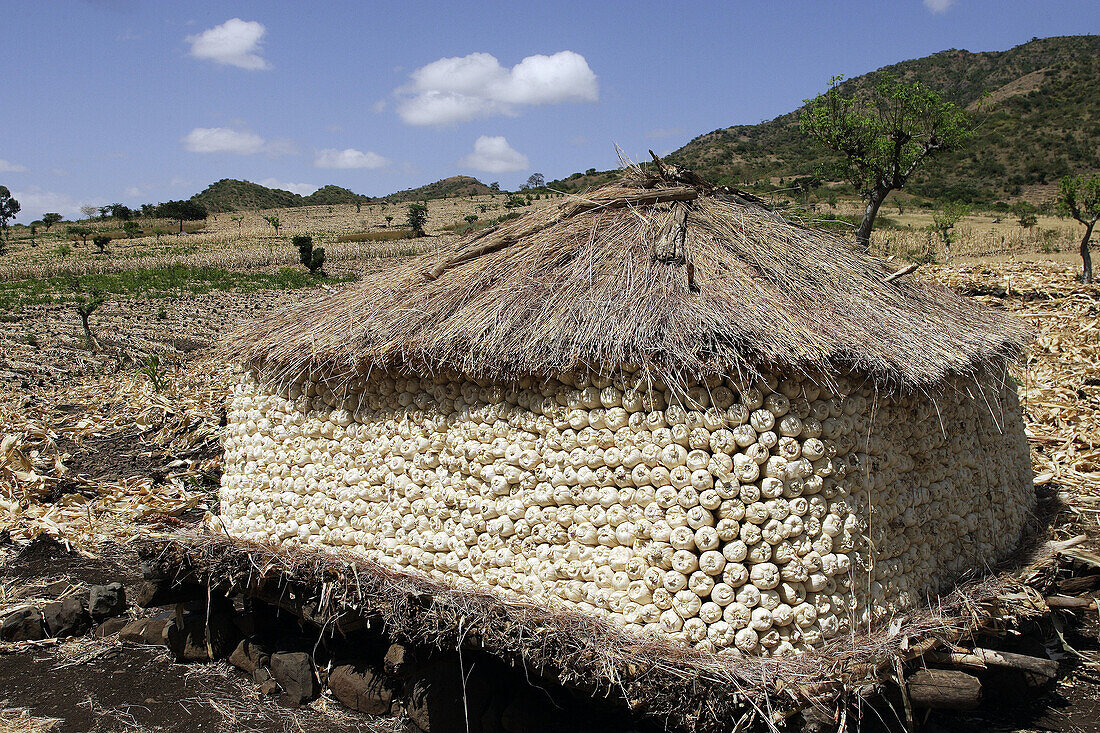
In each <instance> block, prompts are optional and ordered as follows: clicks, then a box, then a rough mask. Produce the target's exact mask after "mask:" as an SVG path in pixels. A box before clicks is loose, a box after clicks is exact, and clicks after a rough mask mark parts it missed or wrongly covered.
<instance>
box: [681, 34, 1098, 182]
mask: <svg viewBox="0 0 1100 733" xmlns="http://www.w3.org/2000/svg"><path fill="white" fill-rule="evenodd" d="M880 71H887V72H891V73H893V74H896V75H898V76H899V77H901V78H902V79H905V80H907V81H919V82H922V83H924V84H927V85H928V86H930V87H933V88H935V89H938V90H940V91H942V92H943V93H944V94H945V95H947V97H948V98H949V99H951V100H952V101H954V102H956V103H957V104H960V105H963V106H966V107H968V108H970V109H971V111H972V112H973V114H974V118H975V120H976V122H977V123H978V127H977V131H976V134H975V136H974V137H973V138H972V139H971V140H970V141H969V143H968V144H967V146H966V148H965V149H964V150H961V151H959V152H957V153H953V154H951V155H949V156H945V157H944V158H943V159H941V160H940V161H938V162H936V163H935V164H934V165H933V166H930V167H929V168H927V169H925V170H924V171H922V172H920V173H919V174H918V175H916V176H914V178H913V180H912V181H911V183H910V186H909V187H908V189H909V191H910V192H911V193H914V194H918V195H921V196H926V197H929V198H941V197H942V198H952V199H957V200H962V201H968V202H978V203H981V202H992V201H994V200H997V199H1007V198H1012V197H1016V196H1019V195H1020V194H1021V193H1023V192H1024V189H1025V187H1027V186H1031V185H1035V184H1046V183H1051V182H1054V181H1056V180H1057V179H1058V178H1060V177H1061V176H1063V175H1065V174H1067V173H1070V172H1073V171H1086V170H1100V146H1098V145H1097V140H1098V139H1100V98H1098V97H1097V95H1096V93H1095V90H1096V88H1097V84H1098V83H1100V36H1063V37H1057V38H1043V39H1037V40H1033V41H1031V42H1029V43H1025V44H1023V45H1020V46H1017V47H1015V48H1012V49H1010V50H1008V51H999V52H983V53H971V52H969V51H960V50H949V51H942V52H940V53H937V54H933V55H931V56H926V57H924V58H920V59H914V60H911V61H902V62H901V63H897V64H893V65H891V66H887V67H885V68H883V69H880ZM872 83H873V74H864V75H863V76H859V77H856V78H854V79H850V80H848V81H846V82H844V84H843V85H842V89H843V90H844V91H845V92H846V93H850V92H851V91H853V90H855V89H865V88H867V87H869V86H870V85H871V84H872ZM822 91H824V85H823V86H822ZM984 95H988V96H986V97H985V98H984V99H983V96H984ZM800 111H801V108H800V109H798V110H795V111H793V112H789V113H787V114H785V115H782V116H780V117H777V118H775V119H773V120H769V121H768V122H763V123H760V124H757V125H737V126H734V127H728V128H725V129H722V130H715V131H714V132H710V133H707V134H705V135H701V136H699V137H697V138H695V139H694V140H692V141H691V142H689V143H688V144H687V145H685V146H684V147H683V148H681V149H679V150H677V151H676V152H675V153H673V154H672V155H670V156H669V159H670V160H672V161H673V162H676V163H679V164H682V165H686V166H688V167H690V168H692V169H693V170H695V171H696V172H698V173H701V174H702V175H704V176H705V177H707V178H710V179H711V180H714V181H716V182H719V183H725V184H731V185H732V184H741V185H744V184H753V183H758V182H761V181H765V182H767V183H768V186H767V187H771V186H774V185H775V183H777V179H778V178H782V177H791V176H799V175H807V174H811V173H815V172H821V173H824V175H823V176H822V177H824V178H826V179H828V177H829V176H828V171H829V170H831V168H832V165H833V164H834V159H833V158H832V157H831V154H828V153H826V152H825V151H823V150H821V149H820V148H819V147H817V146H816V145H814V144H812V143H811V142H810V141H809V140H808V139H807V138H806V137H805V136H804V135H803V134H802V133H801V132H800V131H799V129H798V116H799V113H800Z"/></svg>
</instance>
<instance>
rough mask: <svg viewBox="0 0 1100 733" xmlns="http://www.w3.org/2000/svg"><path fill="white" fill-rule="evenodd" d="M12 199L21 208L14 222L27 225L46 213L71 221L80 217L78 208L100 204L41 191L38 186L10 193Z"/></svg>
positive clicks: (63, 194) (67, 195) (65, 194)
mask: <svg viewBox="0 0 1100 733" xmlns="http://www.w3.org/2000/svg"><path fill="white" fill-rule="evenodd" d="M11 195H12V198H14V199H15V200H16V201H18V202H19V205H20V207H21V209H20V211H19V214H18V216H17V217H16V220H17V221H19V222H21V223H23V224H29V223H30V222H32V221H34V220H36V219H41V218H42V215H43V214H44V213H46V212H47V211H56V212H57V213H59V214H61V215H62V216H64V217H66V218H68V219H72V218H74V217H78V216H80V215H81V214H80V207H81V206H82V205H83V204H87V203H96V204H98V203H100V202H98V201H90V200H88V199H76V198H73V197H72V196H70V195H69V194H67V193H56V192H54V191H43V190H42V189H41V188H39V187H38V186H29V187H27V188H23V189H19V190H17V191H12V192H11Z"/></svg>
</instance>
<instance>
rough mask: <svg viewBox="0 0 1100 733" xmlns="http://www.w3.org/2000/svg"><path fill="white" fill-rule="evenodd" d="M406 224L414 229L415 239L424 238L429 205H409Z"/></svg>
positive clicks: (415, 203) (418, 203)
mask: <svg viewBox="0 0 1100 733" xmlns="http://www.w3.org/2000/svg"><path fill="white" fill-rule="evenodd" d="M405 222H406V223H407V224H408V225H409V229H412V231H413V236H414V237H423V236H424V225H425V224H427V223H428V205H427V204H424V203H420V202H414V203H411V204H409V210H408V212H407V213H406V215H405Z"/></svg>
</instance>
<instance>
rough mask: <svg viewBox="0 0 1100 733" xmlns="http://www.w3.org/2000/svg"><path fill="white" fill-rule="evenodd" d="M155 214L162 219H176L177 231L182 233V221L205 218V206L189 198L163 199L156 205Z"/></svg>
mask: <svg viewBox="0 0 1100 733" xmlns="http://www.w3.org/2000/svg"><path fill="white" fill-rule="evenodd" d="M157 216H159V217H161V218H162V219H175V220H176V221H178V222H179V233H180V234H183V222H185V221H199V220H202V219H205V218H206V207H205V206H203V205H202V204H200V203H198V202H196V201H191V200H190V199H184V200H182V201H165V202H164V203H163V204H160V205H158V206H157Z"/></svg>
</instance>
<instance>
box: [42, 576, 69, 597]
mask: <svg viewBox="0 0 1100 733" xmlns="http://www.w3.org/2000/svg"><path fill="white" fill-rule="evenodd" d="M72 587H73V584H72V583H70V582H69V581H67V580H55V581H54V582H52V583H47V584H46V587H45V589H43V593H44V594H45V595H46V596H49V597H50V598H57V597H58V596H60V595H62V594H63V593H65V591H67V590H69V589H70V588H72Z"/></svg>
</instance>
